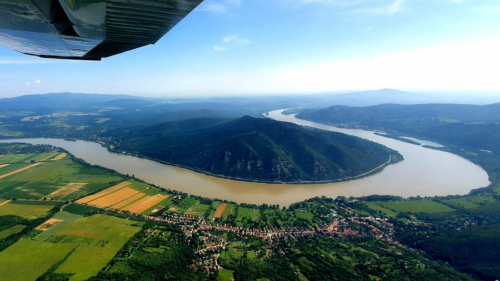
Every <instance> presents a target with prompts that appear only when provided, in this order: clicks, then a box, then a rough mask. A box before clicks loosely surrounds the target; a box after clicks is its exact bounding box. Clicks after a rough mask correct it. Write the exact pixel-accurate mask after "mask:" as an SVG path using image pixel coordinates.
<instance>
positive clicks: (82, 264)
mask: <svg viewBox="0 0 500 281" xmlns="http://www.w3.org/2000/svg"><path fill="white" fill-rule="evenodd" d="M132 224H135V222H133V221H128V220H124V219H119V218H115V217H111V216H105V215H94V216H92V217H84V218H80V219H78V220H76V221H74V222H72V223H70V224H69V225H67V226H65V227H64V228H63V229H61V230H60V231H59V232H57V234H56V235H55V236H54V237H55V239H56V240H57V239H63V240H61V242H59V243H55V244H66V242H65V240H67V241H72V240H80V241H84V242H81V243H80V245H79V246H78V248H77V249H76V250H75V251H74V252H73V253H72V254H71V255H70V256H69V257H68V259H67V260H66V261H65V262H64V263H63V264H61V265H60V266H59V268H58V269H57V270H56V271H55V272H56V273H75V275H73V276H72V277H71V278H70V280H72V281H74V280H86V279H88V278H90V277H92V276H94V275H96V274H97V273H98V272H99V271H100V270H101V269H102V268H103V267H104V266H106V264H107V263H108V262H109V261H110V260H111V259H112V258H113V257H114V256H115V254H116V253H117V252H118V251H119V250H120V249H121V248H122V247H123V245H125V243H126V242H127V241H128V240H129V239H130V238H131V237H132V236H133V235H134V234H135V233H137V232H138V231H139V230H140V228H139V227H134V226H131V225H132Z"/></svg>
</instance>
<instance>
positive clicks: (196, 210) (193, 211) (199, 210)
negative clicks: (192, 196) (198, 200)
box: [186, 204, 210, 217]
mask: <svg viewBox="0 0 500 281" xmlns="http://www.w3.org/2000/svg"><path fill="white" fill-rule="evenodd" d="M208 208H210V206H209V205H206V204H196V205H194V206H193V207H192V208H190V209H189V210H188V212H186V214H188V215H193V216H200V217H202V216H203V215H205V212H206V211H207V210H208Z"/></svg>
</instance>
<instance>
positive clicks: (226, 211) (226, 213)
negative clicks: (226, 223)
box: [222, 204, 236, 220]
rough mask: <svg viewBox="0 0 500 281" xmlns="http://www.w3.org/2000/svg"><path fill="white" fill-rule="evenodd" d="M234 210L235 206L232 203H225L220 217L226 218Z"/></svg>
mask: <svg viewBox="0 0 500 281" xmlns="http://www.w3.org/2000/svg"><path fill="white" fill-rule="evenodd" d="M235 212H236V206H235V205H234V204H227V206H226V209H224V212H223V213H222V219H224V220H227V217H229V215H234V213H235Z"/></svg>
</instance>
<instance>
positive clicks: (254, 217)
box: [252, 209, 260, 221]
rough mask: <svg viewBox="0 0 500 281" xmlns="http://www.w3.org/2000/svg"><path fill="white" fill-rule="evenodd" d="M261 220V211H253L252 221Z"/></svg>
mask: <svg viewBox="0 0 500 281" xmlns="http://www.w3.org/2000/svg"><path fill="white" fill-rule="evenodd" d="M259 219H260V210H259V209H253V210H252V220H253V221H258V220H259Z"/></svg>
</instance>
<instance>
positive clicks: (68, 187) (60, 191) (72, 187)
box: [47, 183, 86, 199]
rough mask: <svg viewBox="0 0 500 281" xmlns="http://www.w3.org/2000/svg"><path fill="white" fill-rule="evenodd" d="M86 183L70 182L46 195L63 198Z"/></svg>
mask: <svg viewBox="0 0 500 281" xmlns="http://www.w3.org/2000/svg"><path fill="white" fill-rule="evenodd" d="M85 185H86V183H70V184H68V185H66V186H64V187H61V188H60V189H58V190H56V191H54V192H52V193H51V194H49V195H47V198H61V199H62V198H64V197H66V196H68V195H70V194H71V193H73V192H75V191H77V190H78V189H80V188H82V187H84V186H85Z"/></svg>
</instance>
